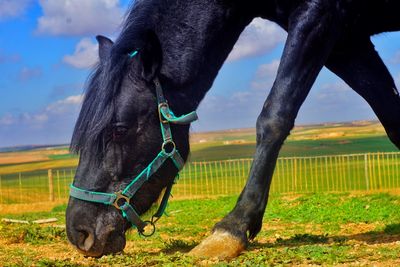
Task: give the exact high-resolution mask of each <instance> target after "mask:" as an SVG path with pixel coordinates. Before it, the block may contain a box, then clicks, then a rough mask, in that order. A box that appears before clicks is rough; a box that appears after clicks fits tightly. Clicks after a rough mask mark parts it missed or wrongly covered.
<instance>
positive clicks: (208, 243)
mask: <svg viewBox="0 0 400 267" xmlns="http://www.w3.org/2000/svg"><path fill="white" fill-rule="evenodd" d="M244 249H245V245H244V244H243V242H242V241H240V239H239V238H237V237H235V236H233V235H232V234H230V233H228V232H225V231H221V230H216V231H215V232H214V233H213V234H212V235H211V236H209V237H207V238H206V239H204V240H203V241H202V242H201V243H200V244H199V245H197V246H196V247H195V248H194V249H192V250H191V251H190V252H189V255H191V256H195V257H200V258H218V259H220V260H228V259H232V258H235V257H237V256H238V255H239V254H240V253H241V252H242V251H243V250H244Z"/></svg>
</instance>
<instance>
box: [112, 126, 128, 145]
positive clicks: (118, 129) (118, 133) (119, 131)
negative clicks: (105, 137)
mask: <svg viewBox="0 0 400 267" xmlns="http://www.w3.org/2000/svg"><path fill="white" fill-rule="evenodd" d="M127 133H128V128H127V127H125V126H115V127H114V128H113V131H112V137H113V140H114V141H120V140H121V139H122V138H124V137H125V136H126V134H127Z"/></svg>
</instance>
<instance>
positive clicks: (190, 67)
mask: <svg viewBox="0 0 400 267" xmlns="http://www.w3.org/2000/svg"><path fill="white" fill-rule="evenodd" d="M251 20H252V18H247V19H242V21H240V22H238V23H236V24H235V25H230V26H229V27H228V28H227V29H226V30H225V31H224V32H223V33H222V34H220V35H219V36H207V40H213V41H212V42H210V43H205V44H204V45H202V47H206V48H204V49H202V50H201V51H196V52H194V53H193V55H188V54H185V55H182V51H181V50H180V49H179V47H174V46H170V47H168V46H167V47H165V49H163V54H164V55H163V64H162V67H161V70H160V73H161V76H162V77H165V78H166V80H167V81H166V83H167V84H169V86H168V87H170V88H171V87H172V88H175V89H176V90H178V91H179V95H180V97H181V98H184V99H185V101H188V102H190V104H189V106H188V108H189V109H191V110H195V109H197V107H198V105H199V104H200V102H201V100H202V99H203V98H204V96H205V94H206V93H207V92H208V90H209V89H210V88H211V86H212V84H213V82H214V80H215V78H216V76H217V74H218V71H219V70H220V69H221V67H222V65H223V63H224V62H225V60H226V58H227V57H228V55H229V53H230V52H231V51H232V49H233V47H234V45H235V43H236V42H237V40H238V38H239V36H240V34H241V33H242V32H243V30H244V29H245V27H246V26H247V25H248V24H249V23H250V22H251ZM160 36H162V33H160ZM171 55H172V56H171ZM176 55H179V56H184V57H186V58H185V59H184V60H183V62H185V63H186V62H188V64H177V63H176V62H177V60H176ZM179 56H178V57H179ZM193 59H195V60H193ZM196 59H197V60H196ZM178 61H179V60H178ZM167 94H168V93H167Z"/></svg>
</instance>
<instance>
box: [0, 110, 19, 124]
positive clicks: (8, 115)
mask: <svg viewBox="0 0 400 267" xmlns="http://www.w3.org/2000/svg"><path fill="white" fill-rule="evenodd" d="M14 122H15V118H14V116H13V115H12V114H11V113H6V114H5V115H4V116H3V117H1V118H0V125H3V126H6V125H11V124H13V123H14Z"/></svg>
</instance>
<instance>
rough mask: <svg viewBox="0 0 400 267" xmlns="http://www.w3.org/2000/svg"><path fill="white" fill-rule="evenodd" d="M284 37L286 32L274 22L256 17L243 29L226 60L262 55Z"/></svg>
mask: <svg viewBox="0 0 400 267" xmlns="http://www.w3.org/2000/svg"><path fill="white" fill-rule="evenodd" d="M285 39H286V33H285V32H284V31H283V30H282V29H281V28H280V27H279V26H277V25H276V24H275V23H273V22H270V21H267V20H263V19H261V18H256V19H254V20H253V22H252V23H250V25H249V26H247V28H246V29H245V30H244V31H243V33H242V35H241V36H240V38H239V40H238V42H237V43H236V45H235V47H234V48H233V50H232V52H231V53H230V55H229V57H228V61H235V60H240V59H243V58H249V57H254V56H260V55H263V54H265V53H267V52H270V51H271V50H273V49H274V48H275V47H276V46H277V45H278V44H280V43H282V42H283V41H284V40H285Z"/></svg>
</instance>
